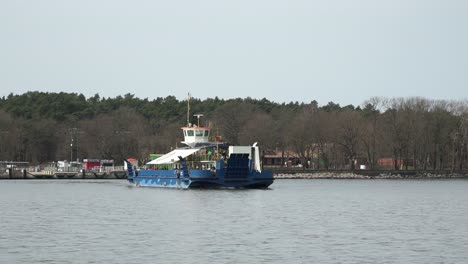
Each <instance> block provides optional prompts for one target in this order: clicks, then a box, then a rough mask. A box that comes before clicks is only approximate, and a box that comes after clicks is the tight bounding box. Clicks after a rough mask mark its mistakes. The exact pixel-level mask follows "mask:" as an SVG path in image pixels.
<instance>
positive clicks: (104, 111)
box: [0, 92, 468, 170]
mask: <svg viewBox="0 0 468 264" xmlns="http://www.w3.org/2000/svg"><path fill="white" fill-rule="evenodd" d="M190 109H191V113H192V114H193V113H203V114H204V118H203V119H202V122H204V123H203V124H204V125H205V124H206V125H209V126H210V127H212V134H213V135H214V134H216V135H221V136H223V139H224V141H226V142H229V143H230V144H240V145H251V144H252V143H254V142H258V143H259V145H260V146H261V147H262V149H263V150H264V154H265V153H267V154H268V153H271V152H272V151H277V152H280V153H282V157H283V158H284V159H285V160H286V159H287V158H288V155H290V154H289V153H295V154H296V155H297V156H298V159H299V160H300V162H301V163H302V164H312V166H314V168H318V169H344V168H347V169H354V168H355V166H356V165H357V164H358V163H357V161H359V163H360V164H366V165H367V166H368V167H369V168H371V169H378V168H380V167H381V164H379V160H382V159H383V158H386V159H387V160H390V161H391V166H392V168H393V169H420V170H429V169H434V170H439V169H452V170H462V169H466V168H467V166H468V148H467V146H468V144H467V143H468V103H467V101H455V100H454V101H445V100H430V99H426V98H420V97H410V98H383V97H372V98H370V99H368V100H366V101H365V102H363V103H362V104H361V105H359V106H353V105H347V106H340V105H339V104H336V103H333V102H329V103H328V104H326V105H323V106H319V104H318V102H316V101H311V102H310V103H299V102H290V103H275V102H272V101H269V100H267V99H266V98H263V99H260V100H257V99H252V98H244V99H242V98H236V99H229V100H224V99H220V98H218V97H215V98H208V99H205V100H200V99H197V98H192V99H191V100H190ZM186 111H187V100H178V99H176V98H175V97H174V96H167V97H158V98H156V99H152V100H149V99H147V98H145V99H140V98H137V97H135V96H134V95H133V94H126V95H124V96H117V97H115V98H104V97H103V98H101V97H100V96H99V95H98V94H96V95H94V96H92V97H89V98H86V97H85V96H84V95H82V94H76V93H44V92H27V93H24V94H19V95H14V94H10V95H9V96H7V97H2V98H0V160H13V161H29V162H31V163H33V164H38V163H44V162H49V161H56V160H76V159H80V160H81V159H84V158H102V159H114V160H116V161H117V162H118V161H119V160H122V159H123V158H127V157H136V158H138V159H139V160H141V161H145V160H146V159H147V157H148V156H149V154H150V153H165V152H168V151H170V150H171V149H173V148H176V147H180V146H181V145H182V144H181V143H180V141H182V140H183V138H182V132H181V130H180V127H181V126H184V125H186ZM192 118H193V119H192V120H191V121H192V122H193V123H196V119H195V118H194V117H192ZM281 164H283V162H281Z"/></svg>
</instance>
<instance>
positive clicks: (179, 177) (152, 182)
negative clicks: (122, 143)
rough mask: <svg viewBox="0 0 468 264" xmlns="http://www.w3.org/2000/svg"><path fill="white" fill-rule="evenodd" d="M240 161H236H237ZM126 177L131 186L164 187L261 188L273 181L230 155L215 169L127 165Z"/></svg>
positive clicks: (271, 174) (269, 175)
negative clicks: (158, 168)
mask: <svg viewBox="0 0 468 264" xmlns="http://www.w3.org/2000/svg"><path fill="white" fill-rule="evenodd" d="M239 161H240V162H239ZM127 178H128V181H129V182H130V183H131V184H133V185H135V186H145V187H167V188H181V189H187V188H251V189H264V188H268V186H270V185H271V184H272V183H273V173H272V172H271V171H262V172H258V171H251V170H250V169H249V166H248V164H247V160H246V158H245V157H240V158H231V160H230V161H229V162H228V167H227V168H223V161H219V162H218V164H217V169H216V170H193V169H191V170H189V169H188V168H187V165H186V164H185V162H183V167H182V168H181V169H176V170H139V171H136V170H134V169H133V168H132V167H131V166H128V167H127Z"/></svg>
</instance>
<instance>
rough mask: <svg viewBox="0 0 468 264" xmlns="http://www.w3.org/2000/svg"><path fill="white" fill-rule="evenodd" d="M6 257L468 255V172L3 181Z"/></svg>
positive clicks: (0, 219)
mask: <svg viewBox="0 0 468 264" xmlns="http://www.w3.org/2000/svg"><path fill="white" fill-rule="evenodd" d="M0 200H1V203H0V213H1V215H0V263H467V260H468V252H467V250H468V181H464V180H437V181H426V180H424V181H410V180H277V181H276V182H275V183H274V184H273V185H272V188H271V189H270V190H173V189H153V188H134V187H128V186H127V184H126V182H125V181H119V180H110V181H96V180H95V181H78V180H69V181H67V180H57V181H49V180H42V181H41V180H36V181H0Z"/></svg>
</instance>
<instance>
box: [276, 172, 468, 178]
mask: <svg viewBox="0 0 468 264" xmlns="http://www.w3.org/2000/svg"><path fill="white" fill-rule="evenodd" d="M273 175H274V177H275V179H468V170H463V171H450V170H436V171H414V170H410V171H379V170H354V171H344V170H336V171H332V170H328V171H319V170H301V171H300V170H273Z"/></svg>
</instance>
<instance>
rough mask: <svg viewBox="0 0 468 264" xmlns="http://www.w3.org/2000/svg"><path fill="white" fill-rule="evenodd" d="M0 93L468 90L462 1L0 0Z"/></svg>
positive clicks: (336, 97)
mask: <svg viewBox="0 0 468 264" xmlns="http://www.w3.org/2000/svg"><path fill="white" fill-rule="evenodd" d="M0 36H1V39H0V74H1V75H0V96H4V95H8V94H9V93H11V92H13V93H23V92H26V91H29V90H39V91H49V92H59V91H65V92H78V93H83V94H85V95H86V96H91V95H93V94H95V93H99V94H100V95H101V96H105V97H109V96H111V97H114V96H116V95H123V94H125V93H133V94H135V95H136V96H138V97H140V98H145V97H148V98H150V99H152V98H155V97H165V96H167V95H175V96H176V97H177V98H179V99H182V98H184V97H185V96H186V94H187V93H188V92H191V93H192V95H193V96H195V97H197V98H202V99H204V98H207V97H214V96H218V97H220V98H226V99H227V98H235V97H242V98H244V97H247V96H250V97H253V98H263V97H266V98H267V99H269V100H272V101H275V102H289V101H304V102H310V101H311V100H314V99H315V100H317V101H318V102H319V104H321V105H323V104H326V103H327V102H329V101H334V102H336V103H340V104H342V105H345V104H355V105H356V104H360V103H362V102H363V101H364V100H365V99H368V98H369V97H371V96H387V97H400V96H404V97H406V96H424V97H427V98H434V99H462V98H465V99H466V98H468V87H467V86H468V50H467V49H468V1H466V0H459V1H457V0H440V1H439V0H424V1H423V0H390V1H383V0H382V1H379V0H316V1H314V0H308V1H306V0H304V1H295V0H284V1H283V0H282V1H279V0H257V1H255V0H248V1H246V0H236V1H220V0H198V1H193V0H191V1H187V0H172V1H156V0H148V1H142V0H132V1H130V0H129V1H123V0H79V1H74V0H73V1H72V0H70V1H67V0H55V1H53V0H40V1H39V0H30V1H26V0H0Z"/></svg>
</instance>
